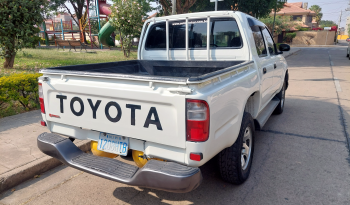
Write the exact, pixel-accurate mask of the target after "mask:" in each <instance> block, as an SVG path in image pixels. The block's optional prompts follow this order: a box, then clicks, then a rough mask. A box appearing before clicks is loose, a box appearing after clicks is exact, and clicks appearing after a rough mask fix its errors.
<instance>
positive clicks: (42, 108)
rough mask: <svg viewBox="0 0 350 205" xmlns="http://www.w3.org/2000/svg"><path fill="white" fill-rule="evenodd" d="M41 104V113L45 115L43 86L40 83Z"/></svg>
mask: <svg viewBox="0 0 350 205" xmlns="http://www.w3.org/2000/svg"><path fill="white" fill-rule="evenodd" d="M39 102H40V108H41V113H43V114H45V106H44V94H43V86H42V84H41V83H39Z"/></svg>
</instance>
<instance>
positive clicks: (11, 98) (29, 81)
mask: <svg viewBox="0 0 350 205" xmlns="http://www.w3.org/2000/svg"><path fill="white" fill-rule="evenodd" d="M41 75H42V74H40V73H36V74H25V73H20V74H12V75H9V76H3V77H0V106H1V105H3V104H5V103H11V102H19V103H20V104H21V105H22V106H23V108H24V109H25V110H29V109H31V108H36V107H38V106H39V93H38V77H40V76H41Z"/></svg>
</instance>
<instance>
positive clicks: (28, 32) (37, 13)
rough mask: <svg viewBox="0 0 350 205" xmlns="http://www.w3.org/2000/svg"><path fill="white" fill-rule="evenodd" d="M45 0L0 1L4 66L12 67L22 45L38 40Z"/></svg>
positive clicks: (0, 27) (1, 50)
mask: <svg viewBox="0 0 350 205" xmlns="http://www.w3.org/2000/svg"><path fill="white" fill-rule="evenodd" d="M47 2H48V1H47V0H31V1H28V0H16V1H13V0H1V1H0V19H1V23H0V56H1V57H4V58H5V62H4V65H3V66H4V68H12V67H13V64H14V61H15V57H16V53H17V51H18V50H20V49H21V48H23V47H33V46H35V44H36V43H37V42H38V39H39V37H37V36H35V35H36V34H37V33H39V31H40V29H39V28H38V25H40V24H41V23H42V22H43V21H44V19H43V13H45V6H46V5H47Z"/></svg>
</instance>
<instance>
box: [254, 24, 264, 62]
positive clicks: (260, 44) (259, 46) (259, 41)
mask: <svg viewBox="0 0 350 205" xmlns="http://www.w3.org/2000/svg"><path fill="white" fill-rule="evenodd" d="M253 37H254V42H255V47H256V51H257V52H258V56H259V57H260V58H262V57H265V56H267V52H266V47H265V43H264V38H263V35H262V33H261V31H260V29H258V30H257V31H253Z"/></svg>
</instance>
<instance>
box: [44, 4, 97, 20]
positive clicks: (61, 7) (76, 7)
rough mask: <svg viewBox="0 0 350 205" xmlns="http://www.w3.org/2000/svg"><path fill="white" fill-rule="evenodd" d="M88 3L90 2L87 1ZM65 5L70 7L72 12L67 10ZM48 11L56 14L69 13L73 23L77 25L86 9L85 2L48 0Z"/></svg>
mask: <svg viewBox="0 0 350 205" xmlns="http://www.w3.org/2000/svg"><path fill="white" fill-rule="evenodd" d="M88 2H89V4H90V2H91V0H88ZM67 3H68V4H71V5H72V7H73V10H72V11H71V9H69V7H68V5H67ZM49 9H50V10H51V11H56V12H58V13H62V12H67V13H69V14H70V16H71V17H72V19H73V20H74V22H75V23H76V24H77V25H79V19H81V17H83V15H84V12H83V11H84V10H85V9H86V0H50V3H49ZM75 17H76V18H75Z"/></svg>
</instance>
